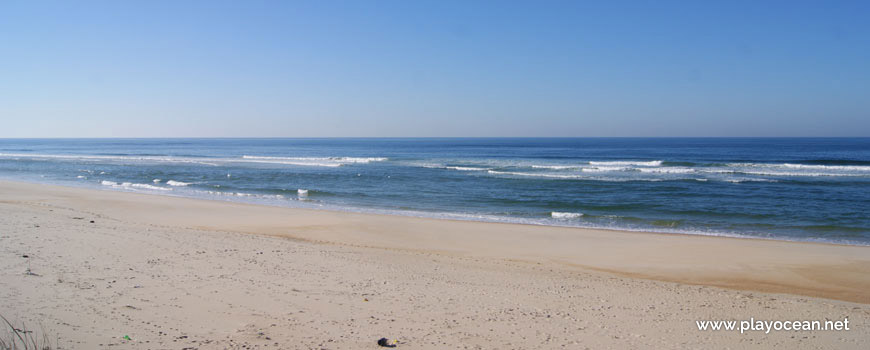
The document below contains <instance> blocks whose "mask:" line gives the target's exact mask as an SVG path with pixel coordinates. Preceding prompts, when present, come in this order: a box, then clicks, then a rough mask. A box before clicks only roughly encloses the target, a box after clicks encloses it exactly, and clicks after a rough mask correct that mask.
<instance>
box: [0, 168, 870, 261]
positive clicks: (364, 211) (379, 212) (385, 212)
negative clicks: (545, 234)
mask: <svg viewBox="0 0 870 350" xmlns="http://www.w3.org/2000/svg"><path fill="white" fill-rule="evenodd" d="M0 182H10V183H23V184H32V185H47V186H57V187H65V188H76V189H84V190H93V191H109V192H120V193H131V194H138V195H145V196H156V197H172V198H183V199H192V200H202V201H214V202H226V203H237V204H244V205H253V206H263V207H270V208H285V209H291V210H313V211H325V212H332V213H347V214H361V215H376V216H389V217H404V218H417V219H425V220H442V221H453V222H476V223H487V224H503V225H526V226H534V227H558V228H568V229H580V230H595V231H612V232H620V233H639V234H654V235H676V236H693V237H694V236H700V237H714V238H727V239H741V240H742V239H748V240H761V241H774V242H791V243H809V244H828V245H837V246H847V247H870V242H867V243H862V242H851V241H849V242H841V241H830V240H824V239H801V238H796V237H788V236H778V237H759V236H753V235H751V234H743V233H737V232H734V233H728V232H711V233H704V232H702V231H678V230H677V231H671V232H668V231H654V230H647V229H629V228H610V227H595V226H575V225H554V224H549V223H534V222H522V221H498V220H485V219H480V220H477V219H461V218H452V217H450V216H462V215H463V214H461V213H440V214H443V216H439V215H437V214H439V213H436V212H426V211H414V210H407V211H396V212H391V210H389V209H378V208H364V207H340V206H334V205H331V204H326V206H327V207H323V208H308V207H302V206H298V207H297V206H289V205H273V204H269V203H265V202H264V203H260V202H253V201H251V202H248V201H243V200H229V199H221V198H222V197H215V198H203V197H195V196H186V195H183V194H174V193H159V192H145V191H141V192H140V191H136V190H129V189H117V188H104V187H101V186H77V185H75V184H64V183H50V182H38V181H28V180H19V179H3V178H0ZM406 212H407V214H405V213H406ZM427 214H432V215H427ZM504 218H505V219H508V220H510V219H513V217H504ZM517 219H518V220H519V218H517Z"/></svg>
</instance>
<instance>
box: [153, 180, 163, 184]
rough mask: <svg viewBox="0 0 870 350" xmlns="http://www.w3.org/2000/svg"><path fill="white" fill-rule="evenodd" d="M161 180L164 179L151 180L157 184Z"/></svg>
mask: <svg viewBox="0 0 870 350" xmlns="http://www.w3.org/2000/svg"><path fill="white" fill-rule="evenodd" d="M160 181H162V180H160V179H154V180H151V182H153V183H156V184H158V183H160Z"/></svg>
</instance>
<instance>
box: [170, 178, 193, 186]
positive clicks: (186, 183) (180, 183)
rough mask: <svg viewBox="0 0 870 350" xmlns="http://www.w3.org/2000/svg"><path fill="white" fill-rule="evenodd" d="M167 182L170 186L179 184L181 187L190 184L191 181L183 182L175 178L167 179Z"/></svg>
mask: <svg viewBox="0 0 870 350" xmlns="http://www.w3.org/2000/svg"><path fill="white" fill-rule="evenodd" d="M166 184H167V185H169V186H179V187H183V186H187V185H190V183H189V182H181V181H175V180H169V181H166Z"/></svg>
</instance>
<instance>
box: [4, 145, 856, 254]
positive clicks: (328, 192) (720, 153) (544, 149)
mask: <svg viewBox="0 0 870 350" xmlns="http://www.w3.org/2000/svg"><path fill="white" fill-rule="evenodd" d="M0 178H4V179H11V180H25V181H31V182H41V183H52V184H61V185H69V186H78V187H89V188H100V189H106V190H117V191H129V192H142V193H154V194H161V195H172V196H183V197H196V198H205V199H215V200H229V201H241V202H254V203H261V204H267V205H278V206H287V207H304V208H324V209H334V210H347V211H356V212H374V213H388V214H399V215H411V216H423V217H437V218H450V219H460V220H479V221H496V222H516V223H527V224H540V225H560V226H579V227H595V228H612V229H624V230H639V231H654V232H674V233H688V234H704V235H726V236H750V237H764V238H774V239H786V240H807V241H826V242H838V243H847V244H862V245H867V244H870V138H847V139H844V138H733V139H731V138H697V139H696V138H651V139H647V138H577V139H551V138H541V139H536V138H504V139H502V138H480V139H478V138H467V139H466V138H463V139H3V140H0ZM0 196H2V193H0Z"/></svg>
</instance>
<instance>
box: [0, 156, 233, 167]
mask: <svg viewBox="0 0 870 350" xmlns="http://www.w3.org/2000/svg"><path fill="white" fill-rule="evenodd" d="M0 157H15V158H30V159H60V160H81V161H138V162H168V163H194V164H204V165H212V166H217V165H218V164H215V163H212V162H206V161H203V160H201V159H198V158H189V157H172V156H162V157H154V156H100V155H67V154H28V153H0Z"/></svg>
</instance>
